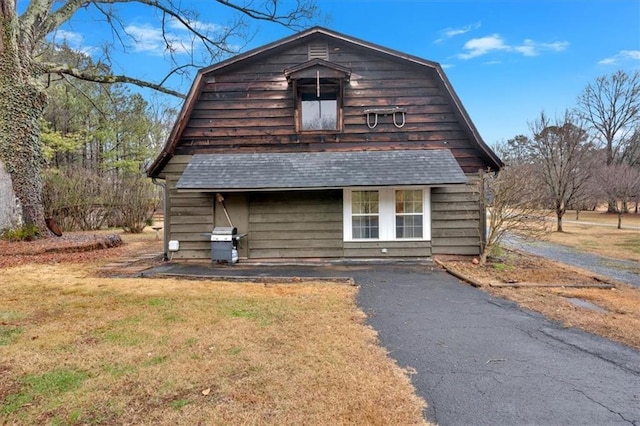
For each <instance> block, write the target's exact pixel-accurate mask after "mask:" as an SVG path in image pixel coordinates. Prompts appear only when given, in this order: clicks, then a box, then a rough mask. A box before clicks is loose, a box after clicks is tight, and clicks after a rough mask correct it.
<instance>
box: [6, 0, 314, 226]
mask: <svg viewBox="0 0 640 426" xmlns="http://www.w3.org/2000/svg"><path fill="white" fill-rule="evenodd" d="M187 3H188V4H187ZM187 3H185V2H174V1H171V0H153V1H146V0H145V1H133V0H84V1H77V0H27V1H20V2H16V1H15V0H0V177H2V178H3V180H2V181H1V182H0V184H3V185H4V183H5V182H6V181H7V180H10V188H9V190H10V191H11V192H12V193H11V194H10V195H9V196H7V200H4V203H3V204H6V205H8V207H9V210H11V214H10V216H12V218H11V219H12V222H15V223H11V224H10V225H9V228H10V230H13V231H18V233H19V234H24V233H26V234H32V236H38V237H40V238H47V237H49V236H50V234H49V231H48V229H47V224H46V220H45V219H46V216H48V215H52V214H53V215H56V214H57V215H58V217H60V218H61V221H62V222H63V225H64V226H70V227H86V226H94V225H95V223H99V222H101V220H100V219H99V218H100V217H103V216H104V217H107V216H113V214H116V213H113V214H111V213H107V212H106V211H107V210H114V209H113V206H114V205H115V204H117V199H116V198H114V197H116V196H118V197H121V198H122V197H130V194H126V192H125V191H126V190H128V189H131V188H135V187H136V185H137V184H138V183H140V185H143V183H142V176H141V174H136V173H134V170H135V169H138V171H139V169H140V168H141V166H142V165H143V163H144V160H142V159H141V157H142V156H144V155H143V152H144V151H145V150H147V148H149V147H153V143H155V140H154V138H155V135H156V133H157V132H159V131H160V132H161V130H158V126H157V122H155V123H154V122H153V117H154V113H157V111H156V112H154V111H153V108H154V105H150V104H148V103H146V102H145V101H144V99H142V98H141V97H139V95H137V94H135V93H132V92H129V91H128V90H126V89H125V86H122V84H127V85H134V86H138V87H143V88H148V89H152V90H155V91H158V92H162V93H164V94H169V95H173V96H177V97H184V94H183V93H181V92H180V91H179V90H177V89H176V87H175V86H176V84H177V83H176V81H180V80H181V78H183V77H184V78H186V79H188V80H191V74H190V73H191V72H193V71H194V70H197V69H200V68H202V67H204V66H206V65H210V64H211V63H213V62H216V61H218V60H220V59H222V58H224V57H227V56H229V55H232V54H235V53H237V52H238V51H239V50H241V49H242V48H243V46H244V45H246V43H247V41H248V40H250V39H251V37H252V36H253V33H254V28H252V23H256V22H260V21H262V22H266V23H271V24H274V25H282V26H285V27H288V28H293V29H299V28H302V27H306V26H308V25H309V24H310V23H311V22H314V21H315V19H316V18H317V17H318V9H317V6H316V4H315V1H314V0H293V1H287V2H284V1H280V0H257V1H245V0H214V1H211V2H187ZM205 8H206V10H207V12H208V13H210V14H212V13H215V12H216V8H217V11H223V15H227V13H224V12H225V11H226V12H230V13H228V18H225V19H223V20H220V21H218V22H216V23H215V24H214V23H212V22H205V21H202V20H201V14H200V12H201V11H203V10H205ZM132 10H135V11H136V13H140V11H141V10H144V11H146V12H147V15H146V16H148V18H149V20H152V21H153V23H154V25H155V28H157V29H158V31H159V33H160V34H161V38H162V47H163V49H162V50H163V52H162V54H163V57H164V58H165V59H166V64H167V72H166V74H165V75H164V76H163V77H160V78H157V79H155V80H145V79H144V78H141V77H138V76H135V75H133V74H126V73H122V74H120V73H116V72H114V70H113V69H112V68H111V67H110V66H109V65H110V64H111V63H114V60H115V59H114V58H115V56H114V54H115V53H116V52H119V53H126V52H132V51H135V45H136V44H137V43H138V42H140V41H142V40H141V39H140V38H141V36H140V35H139V34H136V32H132V31H129V30H128V29H127V25H126V23H125V22H124V20H123V18H122V17H123V16H126V15H127V14H128V13H129V12H130V11H132ZM87 19H89V20H91V22H92V23H93V27H92V31H93V33H94V34H105V35H107V37H105V39H104V40H105V41H104V43H102V44H101V45H100V46H95V49H96V51H97V52H98V53H97V54H96V55H95V57H96V58H97V57H99V58H100V60H99V61H97V62H93V61H92V60H91V57H89V56H87V55H73V54H72V53H73V52H70V51H69V50H70V49H68V47H64V46H63V47H60V46H58V45H56V44H55V43H54V41H55V36H56V34H57V33H58V32H60V33H61V34H62V33H64V29H65V28H66V27H67V26H68V25H71V26H72V27H73V24H74V22H75V20H82V21H85V22H86V20H87ZM176 31H179V32H180V34H181V36H180V37H177V36H176ZM96 84H97V85H96ZM108 85H111V88H108ZM87 105H91V106H93V107H94V110H95V111H89V110H88V109H86V108H85V107H86V106H87ZM160 127H161V126H160ZM134 135H135V136H134ZM150 139H151V140H150ZM43 172H44V173H43ZM79 173H87V174H89V177H87V178H86V179H85V178H80V177H78V176H77V174H79ZM5 175H8V176H9V178H10V179H7V178H6V176H5ZM134 176H135V179H138V180H136V181H130V182H128V183H127V184H126V185H125V184H123V183H122V182H125V181H127V180H128V179H129V180H131V179H134ZM94 178H95V179H94ZM91 182H93V183H91ZM147 183H148V182H147ZM147 183H145V184H147ZM99 184H105V185H107V187H108V188H111V189H113V191H112V192H113V195H112V196H107V193H106V191H105V190H104V188H99V187H97V185H99ZM61 185H62V186H61ZM64 185H66V186H64ZM83 185H84V186H86V188H84V189H82V188H81V187H82V186H83ZM2 188H3V190H4V186H2ZM47 188H57V191H58V192H57V193H52V192H49V193H48V195H47V194H45V190H47ZM60 188H63V189H60ZM80 189H82V191H86V194H89V195H91V194H93V195H91V196H87V195H84V196H82V197H79V196H75V197H76V198H81V199H82V201H83V202H84V203H85V204H86V205H97V204H103V207H100V208H97V210H95V211H92V212H91V214H90V215H89V217H90V218H91V220H90V221H89V222H90V224H86V223H83V222H84V219H78V218H75V219H68V220H67V219H62V215H65V217H68V216H67V215H69V214H71V213H69V212H71V211H72V210H73V209H74V208H73V207H70V204H69V203H70V202H71V201H72V200H66V201H65V200H64V197H65V196H70V195H69V193H70V192H77V191H80ZM97 194H100V195H101V196H104V197H105V199H106V201H105V200H102V201H101V202H100V203H97V202H96V203H94V201H100V200H98V199H97ZM14 199H15V200H16V201H14ZM45 202H46V203H45ZM56 203H58V204H59V205H57V206H56ZM45 204H46V206H45ZM124 205H125V204H123V203H121V207H120V209H119V210H120V213H118V214H120V215H123V214H124V213H123V212H122V209H123V207H124ZM4 207H6V206H2V207H0V212H2V213H3V214H2V215H0V218H1V219H3V220H5V217H6V216H5V210H4ZM116 215H117V214H116ZM14 216H15V218H16V219H15V220H13V218H14ZM94 219H95V220H94ZM105 220H107V219H105ZM2 225H4V223H2ZM127 227H128V226H127ZM131 229H132V230H133V228H131ZM0 231H1V230H0Z"/></svg>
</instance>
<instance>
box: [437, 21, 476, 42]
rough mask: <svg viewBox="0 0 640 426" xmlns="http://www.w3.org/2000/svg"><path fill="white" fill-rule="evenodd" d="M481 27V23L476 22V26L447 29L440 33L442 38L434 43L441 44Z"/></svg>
mask: <svg viewBox="0 0 640 426" xmlns="http://www.w3.org/2000/svg"><path fill="white" fill-rule="evenodd" d="M480 25H481V24H480V22H476V23H475V24H470V25H465V26H464V27H461V28H446V29H444V30H442V31H440V38H438V39H437V40H436V41H435V42H434V43H441V42H443V41H445V40H447V39H449V38H452V37H455V36H459V35H462V34H466V33H468V32H469V31H472V30H476V29H478V28H480Z"/></svg>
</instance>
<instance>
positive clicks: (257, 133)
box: [177, 40, 487, 173]
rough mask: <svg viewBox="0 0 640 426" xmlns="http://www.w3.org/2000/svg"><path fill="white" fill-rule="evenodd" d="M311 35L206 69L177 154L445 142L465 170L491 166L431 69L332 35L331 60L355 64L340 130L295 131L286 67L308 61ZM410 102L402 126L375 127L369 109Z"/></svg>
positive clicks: (382, 122)
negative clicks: (232, 63) (259, 54)
mask: <svg viewBox="0 0 640 426" xmlns="http://www.w3.org/2000/svg"><path fill="white" fill-rule="evenodd" d="M307 54H308V51H307V42H305V43H302V44H299V45H295V44H292V45H290V46H289V47H288V49H286V50H284V51H282V52H280V53H278V54H274V55H271V56H268V57H267V58H264V57H262V59H261V60H260V61H253V62H252V61H249V60H248V61H243V62H242V63H241V64H239V65H238V66H237V67H226V68H223V69H222V70H221V71H216V72H215V73H214V72H211V73H210V74H208V75H205V76H204V86H203V88H202V91H201V92H200V94H199V97H198V100H197V102H196V103H195V105H194V108H193V111H192V113H191V115H190V117H189V120H188V122H187V125H186V128H185V129H184V132H183V133H182V136H181V140H180V142H179V144H178V149H177V153H183V154H192V153H198V152H229V151H235V152H243V151H251V152H256V151H261V150H264V151H271V152H273V151H275V150H283V151H318V150H321V151H322V150H360V149H393V148H404V149H410V148H416V149H423V148H447V149H450V150H451V151H452V153H453V155H454V156H455V157H456V159H457V160H458V162H459V163H460V165H461V167H462V168H463V170H465V172H469V173H474V172H477V171H478V170H479V169H483V168H485V167H486V165H487V162H486V159H485V158H484V157H483V155H484V154H483V153H482V152H481V151H480V150H479V149H478V148H477V147H476V146H475V145H474V144H472V142H471V141H470V139H469V134H468V133H467V131H466V130H465V129H466V128H465V127H464V126H463V125H461V124H460V120H461V117H460V116H459V114H457V113H456V112H455V111H456V110H457V109H456V107H455V105H454V104H453V102H452V99H451V98H450V96H449V95H448V92H447V91H446V90H445V88H444V86H443V83H442V81H441V79H440V77H439V76H438V75H437V73H436V71H435V70H434V69H430V68H428V67H425V66H422V65H416V64H412V63H410V62H408V61H403V60H400V59H399V58H393V57H390V56H386V55H383V54H379V53H376V52H375V51H371V50H365V49H361V48H356V47H354V46H351V45H347V44H345V43H343V42H341V41H340V40H331V42H330V45H329V61H331V62H334V63H336V64H339V65H341V66H344V67H348V68H349V69H351V71H352V74H351V79H350V82H348V83H347V84H345V88H344V97H343V99H344V101H343V117H344V126H343V131H342V132H339V133H325V134H309V133H296V131H295V122H294V120H295V118H294V117H295V102H294V94H293V89H292V87H291V85H290V84H289V83H288V82H287V80H286V79H285V76H284V70H285V69H287V68H290V67H292V66H295V65H299V64H301V63H304V62H306V61H307V60H308V57H307ZM383 107H401V108H404V109H406V111H407V113H406V123H405V125H404V127H402V128H397V127H396V126H395V125H394V124H393V119H392V116H391V115H385V116H380V117H379V119H378V125H377V126H376V127H375V128H374V129H370V128H369V127H368V126H367V120H366V115H365V113H364V111H365V110H366V109H370V108H383Z"/></svg>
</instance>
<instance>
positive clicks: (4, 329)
mask: <svg viewBox="0 0 640 426" xmlns="http://www.w3.org/2000/svg"><path fill="white" fill-rule="evenodd" d="M21 334H22V328H20V327H11V326H6V325H0V346H7V345H10V344H11V343H13V342H14V341H15V340H16V339H17V338H18V336H20V335H21Z"/></svg>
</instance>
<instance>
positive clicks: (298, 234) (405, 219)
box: [148, 27, 501, 260]
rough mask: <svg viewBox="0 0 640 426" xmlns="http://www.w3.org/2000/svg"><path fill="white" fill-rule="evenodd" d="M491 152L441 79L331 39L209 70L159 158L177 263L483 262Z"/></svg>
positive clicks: (257, 52) (282, 43)
mask: <svg viewBox="0 0 640 426" xmlns="http://www.w3.org/2000/svg"><path fill="white" fill-rule="evenodd" d="M500 166H501V161H500V159H499V158H498V157H497V156H496V155H495V154H494V153H493V152H492V151H491V149H490V148H489V147H488V146H487V145H486V144H485V143H484V142H483V140H482V138H481V137H480V135H479V134H478V132H477V130H476V128H475V127H474V125H473V123H472V122H471V119H470V118H469V116H468V115H467V113H466V111H465V109H464V107H463V106H462V104H461V102H460V100H459V99H458V97H457V95H456V94H455V92H454V90H453V88H452V87H451V84H450V83H449V81H448V79H447V77H446V76H445V74H444V72H443V70H442V67H441V66H440V65H439V64H437V63H435V62H431V61H427V60H424V59H421V58H418V57H414V56H411V55H407V54H404V53H401V52H398V51H395V50H391V49H388V48H385V47H382V46H378V45H375V44H372V43H368V42H365V41H362V40H358V39H355V38H352V37H349V36H346V35H343V34H340V33H337V32H334V31H330V30H327V29H324V28H320V27H314V28H311V29H309V30H306V31H303V32H300V33H298V34H295V35H292V36H290V37H287V38H285V39H282V40H279V41H276V42H273V43H271V44H268V45H266V46H263V47H260V48H257V49H254V50H251V51H249V52H246V53H243V54H240V55H238V56H235V57H233V58H231V59H228V60H225V61H222V62H220V63H218V64H215V65H212V66H210V67H207V68H204V69H202V70H200V72H199V73H198V75H197V77H196V79H195V81H194V83H193V86H192V88H191V90H190V92H189V94H188V97H187V98H186V101H185V103H184V106H183V108H182V110H181V112H180V114H179V117H178V119H177V121H176V123H175V126H174V127H173V130H172V132H171V134H170V136H169V138H168V140H167V143H166V145H165V147H164V148H163V149H162V152H161V153H160V154H159V156H158V157H157V158H156V159H155V161H154V162H153V164H152V165H151V166H150V168H149V169H148V175H149V176H150V177H152V178H154V181H156V182H159V181H164V183H162V184H163V185H164V186H165V191H166V192H165V195H166V197H165V198H166V200H165V202H166V206H165V247H166V248H168V245H169V244H168V242H169V241H171V244H170V245H171V253H170V254H171V258H172V259H173V260H179V259H207V258H209V256H210V251H211V246H210V241H209V238H208V237H207V235H208V234H210V233H211V232H212V230H213V228H214V227H220V226H227V227H228V226H229V221H231V222H232V224H233V226H234V227H236V228H237V230H238V233H239V234H243V235H244V234H246V236H245V237H244V238H242V239H241V240H240V244H239V247H238V251H239V257H240V259H243V258H248V259H273V258H377V257H384V256H389V257H428V256H431V255H434V254H466V255H475V254H478V253H480V251H481V250H482V243H483V242H482V236H483V235H484V220H483V218H484V207H483V205H482V203H481V202H480V197H479V190H478V186H477V182H478V179H479V171H481V170H487V169H491V170H497V169H499V168H500Z"/></svg>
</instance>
